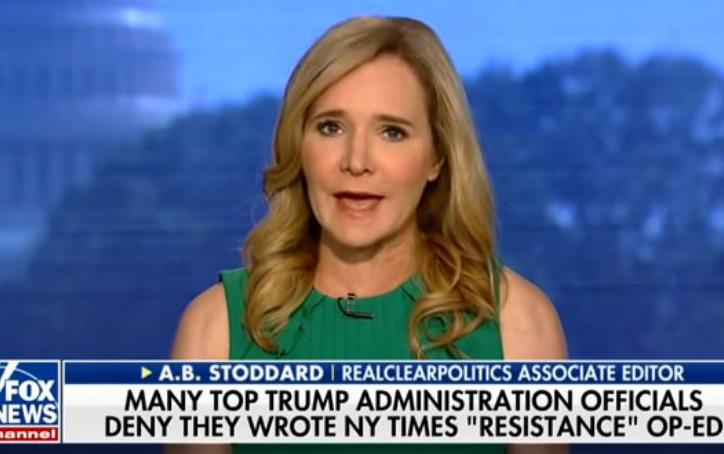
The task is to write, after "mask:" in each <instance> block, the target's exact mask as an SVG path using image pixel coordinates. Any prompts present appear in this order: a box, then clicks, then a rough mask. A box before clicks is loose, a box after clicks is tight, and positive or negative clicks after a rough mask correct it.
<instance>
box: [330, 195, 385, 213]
mask: <svg viewBox="0 0 724 454" xmlns="http://www.w3.org/2000/svg"><path fill="white" fill-rule="evenodd" d="M379 201H380V199H378V198H377V197H366V198H351V197H340V198H339V202H340V203H341V204H342V205H343V206H344V207H345V208H348V209H350V210H358V211H364V210H370V209H372V208H374V207H375V205H377V203H378V202H379Z"/></svg>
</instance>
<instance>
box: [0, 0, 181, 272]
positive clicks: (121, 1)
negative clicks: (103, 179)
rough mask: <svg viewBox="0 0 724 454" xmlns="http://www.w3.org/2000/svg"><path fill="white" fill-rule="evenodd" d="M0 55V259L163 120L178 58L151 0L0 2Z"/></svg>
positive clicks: (169, 111) (171, 101)
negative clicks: (102, 164) (107, 158)
mask: <svg viewBox="0 0 724 454" xmlns="http://www.w3.org/2000/svg"><path fill="white" fill-rule="evenodd" d="M0 58H1V59H2V64H1V65H0V256H2V255H3V253H4V252H8V251H10V250H12V249H13V248H23V247H24V246H25V245H27V244H28V243H29V242H31V241H32V238H33V237H34V236H35V235H34V234H33V232H36V234H37V232H38V227H39V226H42V223H43V220H44V218H45V215H46V214H47V212H48V210H49V208H50V207H51V206H52V204H53V202H54V201H56V200H57V199H58V197H59V196H60V195H61V194H62V193H63V191H64V189H66V188H68V187H69V186H70V185H78V184H83V183H84V182H87V181H88V180H89V178H90V177H91V170H92V168H93V165H94V163H95V162H97V161H98V159H99V158H101V157H102V154H103V153H104V152H107V151H108V150H114V149H119V150H122V149H123V147H124V146H127V144H130V143H132V141H133V139H134V138H137V137H138V136H139V135H140V133H141V132H142V131H143V130H145V129H147V128H150V127H154V126H159V125H162V124H164V123H165V122H166V121H168V120H169V119H170V118H171V116H172V115H173V114H174V112H175V106H176V102H175V100H176V98H175V95H176V55H175V53H174V51H173V49H172V47H171V43H170V41H169V37H168V35H167V34H166V31H165V29H164V26H163V21H162V18H161V17H160V16H159V13H158V11H157V10H156V8H155V5H154V2H153V1H152V0H2V7H1V8H0ZM0 261H1V259H0ZM0 267H2V263H0ZM1 275H2V272H1V270H0V276H1Z"/></svg>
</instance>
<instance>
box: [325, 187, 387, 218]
mask: <svg viewBox="0 0 724 454" xmlns="http://www.w3.org/2000/svg"><path fill="white" fill-rule="evenodd" d="M334 197H335V198H336V199H337V205H338V206H339V208H341V209H342V210H343V211H345V212H348V213H351V214H356V215H361V214H367V213H371V212H372V211H374V209H375V208H377V206H378V205H379V204H380V201H381V200H382V199H384V197H383V196H381V195H379V194H372V193H369V192H353V191H340V192H336V193H335V194H334Z"/></svg>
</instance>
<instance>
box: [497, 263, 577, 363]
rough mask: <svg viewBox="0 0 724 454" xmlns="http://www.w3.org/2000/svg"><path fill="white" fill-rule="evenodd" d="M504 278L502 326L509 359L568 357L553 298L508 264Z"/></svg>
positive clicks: (506, 355) (505, 351)
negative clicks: (549, 297) (551, 299)
mask: <svg viewBox="0 0 724 454" xmlns="http://www.w3.org/2000/svg"><path fill="white" fill-rule="evenodd" d="M502 282H503V284H504V285H503V286H502V295H503V298H502V299H503V303H502V306H501V311H500V330H501V337H502V341H503V352H504V355H505V359H532V360H536V359H565V358H566V357H567V356H568V354H567V349H566V339H565V334H564V333H563V327H562V326H561V321H560V319H559V317H558V312H557V311H556V308H555V307H554V306H553V303H552V302H551V301H550V299H548V297H547V296H546V295H545V293H543V292H542V291H541V290H540V289H539V288H538V287H536V286H535V285H534V284H533V283H531V282H529V281H528V280H526V279H525V278H524V277H522V276H521V275H519V274H518V273H516V272H515V271H513V270H511V269H510V268H507V267H506V268H505V271H504V279H503V280H502Z"/></svg>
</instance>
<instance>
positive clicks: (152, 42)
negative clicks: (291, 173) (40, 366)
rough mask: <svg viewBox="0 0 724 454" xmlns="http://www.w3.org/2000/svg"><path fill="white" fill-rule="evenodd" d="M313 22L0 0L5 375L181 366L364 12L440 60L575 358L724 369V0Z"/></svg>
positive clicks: (159, 6) (115, 3)
mask: <svg viewBox="0 0 724 454" xmlns="http://www.w3.org/2000/svg"><path fill="white" fill-rule="evenodd" d="M305 4H306V5H307V6H306V7H305V8H304V9H300V8H297V7H295V6H294V5H295V4H294V3H292V2H284V1H282V2H261V1H251V2H237V1H231V0H214V1H201V0H163V1H151V0H108V1H96V2H89V1H85V0H57V1H52V2H51V1H47V0H22V1H21V0H7V1H6V2H4V3H3V5H2V7H1V8H0V22H2V24H4V25H3V27H2V28H1V30H2V37H3V39H2V40H0V52H2V55H4V56H5V64H4V65H3V68H2V70H0V125H15V126H13V127H12V128H10V127H7V128H5V127H3V128H4V129H3V128H0V309H1V310H2V319H1V320H2V323H3V324H2V331H1V332H0V357H5V358H7V357H38V358H54V357H64V358H164V357H167V355H168V353H169V351H170V347H171V343H172V339H173V335H174V329H175V326H176V323H177V321H178V317H179V315H180V313H181V311H182V310H183V308H184V307H185V305H186V304H187V303H188V302H189V301H190V300H191V299H192V298H193V297H194V296H195V295H196V294H197V293H199V292H200V291H202V290H203V289H204V288H206V287H208V286H209V285H211V284H212V283H214V282H215V280H216V273H217V272H218V270H220V269H223V268H231V267H236V266H239V265H240V253H239V248H240V246H241V244H242V242H243V239H244V237H245V235H246V233H247V232H248V231H249V229H250V227H251V226H252V225H253V224H254V222H256V221H257V220H259V219H260V218H261V216H263V213H264V204H263V200H262V198H261V196H260V194H261V170H262V169H263V167H264V165H265V164H266V163H267V162H268V161H269V156H270V139H271V134H272V130H273V125H274V120H275V116H276V113H277V109H278V107H279V97H280V94H281V92H282V90H283V84H284V82H285V80H286V78H287V77H288V75H289V72H290V71H291V68H292V67H293V65H294V64H295V63H296V61H297V59H298V58H299V57H300V56H301V54H302V53H303V51H304V50H305V49H306V48H307V47H308V46H309V45H310V44H311V43H312V42H313V41H314V39H316V37H317V36H319V34H321V33H322V32H323V31H324V30H325V29H326V28H327V27H328V26H330V25H331V24H333V23H335V22H337V21H339V20H342V19H344V18H347V17H350V16H353V15H358V14H363V13H376V14H391V15H409V16H413V17H416V18H419V19H422V20H424V21H426V22H428V23H429V24H430V25H432V26H433V27H434V28H435V29H436V30H437V31H438V33H439V35H440V37H441V39H442V40H443V42H444V43H445V44H446V46H447V48H448V50H449V52H450V54H451V55H452V57H453V60H454V61H455V64H456V65H457V67H458V69H459V71H460V72H461V74H462V76H463V77H464V80H465V83H466V88H467V91H468V96H469V99H470V103H471V105H472V109H473V114H474V119H475V124H476V126H477V128H478V131H479V134H480V137H481V139H482V141H483V143H484V145H485V159H486V161H487V163H488V166H489V168H490V172H491V174H492V177H493V180H494V185H495V193H496V198H497V204H498V210H499V234H500V240H501V253H502V256H503V259H504V261H505V263H506V264H507V265H509V266H511V267H512V268H514V269H515V270H517V271H518V272H519V273H521V274H523V275H524V276H526V277H527V278H528V279H530V280H532V281H533V282H535V283H536V284H538V285H539V286H540V287H541V288H542V289H543V290H545V291H546V293H547V294H548V295H549V296H550V297H551V299H552V300H553V301H554V303H555V304H556V306H557V308H558V311H559V313H560V315H561V318H562V321H563V324H564V326H565V329H566V333H567V336H568V343H569V349H570V353H571V355H572V356H573V357H574V358H722V357H723V355H724V354H723V353H722V352H723V350H724V349H723V347H724V330H722V329H721V327H722V326H724V282H723V280H722V276H724V76H723V75H722V74H723V69H724V32H722V27H721V26H720V25H721V24H720V22H721V18H722V17H724V4H722V2H716V1H697V2H690V1H664V2H658V1H656V2H654V1H640V2H624V1H613V2H603V1H601V2H595V1H588V2H577V1H562V0H559V1H546V2H538V1H515V2H503V1H500V2H497V1H488V2H473V1H446V2H412V1H407V2H405V1H399V2H381V1H363V2H356V3H350V4H345V5H341V4H340V3H339V2H332V1H327V2H307V3H305ZM68 65H71V66H68ZM72 65H75V66H72ZM75 106H82V108H81V107H78V109H79V110H78V111H76V110H73V109H75V108H76V107H75ZM129 106H130V107H129ZM71 107H72V109H71ZM79 112H80V113H79Z"/></svg>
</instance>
